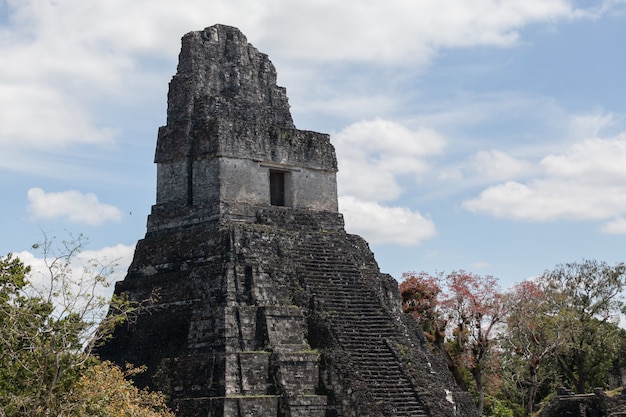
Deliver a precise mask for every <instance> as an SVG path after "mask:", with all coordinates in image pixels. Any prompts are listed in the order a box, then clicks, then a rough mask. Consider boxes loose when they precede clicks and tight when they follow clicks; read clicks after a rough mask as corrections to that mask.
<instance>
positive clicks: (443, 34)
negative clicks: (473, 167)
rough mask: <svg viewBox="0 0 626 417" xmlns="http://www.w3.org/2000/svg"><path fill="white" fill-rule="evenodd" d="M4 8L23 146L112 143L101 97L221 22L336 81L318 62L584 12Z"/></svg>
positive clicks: (2, 32) (5, 122)
mask: <svg viewBox="0 0 626 417" xmlns="http://www.w3.org/2000/svg"><path fill="white" fill-rule="evenodd" d="M6 8H7V17H6V19H5V20H3V22H2V23H0V55H1V56H2V57H3V65H2V66H0V97H1V98H2V99H1V100H0V106H2V108H3V109H5V110H7V111H5V112H3V116H2V119H0V126H2V131H0V138H2V141H3V142H5V143H7V142H10V143H13V144H21V145H22V146H49V145H50V144H53V145H56V144H61V145H62V144H72V143H77V142H82V141H85V142H88V143H94V142H95V143H100V142H102V141H110V140H111V138H112V131H111V130H110V129H107V128H106V127H103V126H102V125H101V124H102V121H101V120H99V118H98V111H97V110H96V108H95V104H94V102H95V101H96V100H95V97H100V100H102V97H104V96H107V97H108V99H111V98H113V99H119V98H120V95H132V91H137V90H136V88H137V87H136V85H137V82H136V81H137V80H139V79H142V80H143V79H146V78H149V76H148V75H146V73H148V72H152V71H155V70H154V69H153V68H154V67H155V66H154V62H155V60H159V59H166V60H168V62H170V63H173V62H174V59H175V57H176V54H177V52H178V49H179V47H180V40H179V39H180V37H181V36H182V35H183V34H184V33H186V32H188V31H190V30H197V29H202V28H203V27H205V26H208V25H211V24H214V23H225V24H231V25H234V26H237V27H239V28H241V29H242V30H243V31H244V33H246V34H247V36H248V37H249V39H250V41H251V42H253V43H254V44H255V45H257V46H258V47H259V48H260V49H262V50H263V51H266V52H269V53H271V56H272V57H273V58H276V59H277V60H280V61H282V62H285V63H289V66H290V67H292V68H295V69H294V70H293V71H292V73H293V74H298V73H301V72H303V71H302V67H303V66H305V67H306V68H311V67H315V66H318V65H319V67H318V69H315V70H314V71H312V73H313V76H312V77H313V80H314V81H315V82H311V83H307V85H316V86H319V85H322V84H324V83H325V81H328V80H324V79H323V76H322V75H321V74H322V71H321V70H319V68H323V66H324V65H328V64H329V63H330V64H333V63H337V64H338V65H344V64H345V63H346V62H352V63H360V64H362V63H369V64H375V65H379V64H383V65H399V66H403V67H406V66H410V67H411V68H415V67H416V66H420V65H423V64H427V63H428V62H429V61H430V59H432V57H433V56H434V54H435V52H436V51H437V50H438V49H439V48H445V47H472V46H476V45H486V46H489V45H495V46H509V45H512V44H515V43H516V42H517V41H518V39H519V30H520V29H522V28H523V27H524V26H526V25H528V24H532V23H537V22H553V21H555V20H559V19H572V18H576V17H579V16H583V15H585V12H584V11H582V10H579V9H577V8H576V7H574V6H573V5H572V4H571V3H570V2H568V1H566V0H509V1H506V2H502V1H498V0H478V1H474V2H467V1H464V0H446V1H441V0H424V1H419V2H407V1H404V0H391V1H387V2H368V3H363V2H361V1H357V0H350V1H343V2H341V3H329V2H310V1H304V0H296V1H292V0H276V1H273V2H270V3H267V2H258V1H255V0H215V1H211V2H206V1H203V0H181V1H177V2H172V1H165V0H157V1H154V0H135V1H133V2H130V3H129V2H126V1H123V0H109V1H96V2H85V1H83V0H58V1H49V2H41V1H38V0H22V1H13V2H8V3H7V5H6ZM241 10H246V11H247V12H246V13H241ZM603 12H608V10H607V11H604V10H603ZM207 18H209V19H211V20H210V21H207V20H206V19H207ZM381 20H382V21H387V22H394V24H393V25H381V24H380V23H379V22H381ZM286 34H288V36H287V35H286ZM146 58H147V60H146ZM303 63H304V64H303ZM148 68H150V70H149V69H148ZM168 68H169V69H168V73H167V74H160V75H159V77H160V78H159V85H161V83H162V81H163V80H165V79H167V78H169V76H171V73H170V72H169V71H170V70H171V69H172V68H173V65H171V66H170V67H168ZM139 74H143V76H142V77H140V76H139ZM293 82H294V84H297V81H295V80H294V81H293ZM352 96H353V97H359V94H356V93H354V94H352ZM363 96H364V95H363V94H360V97H361V98H364V97H363ZM359 102H364V100H362V99H360V100H359ZM342 108H345V106H344V107H342ZM8 110H10V112H9V111H8ZM9 113H11V114H12V116H10V115H9ZM14 116H16V117H14Z"/></svg>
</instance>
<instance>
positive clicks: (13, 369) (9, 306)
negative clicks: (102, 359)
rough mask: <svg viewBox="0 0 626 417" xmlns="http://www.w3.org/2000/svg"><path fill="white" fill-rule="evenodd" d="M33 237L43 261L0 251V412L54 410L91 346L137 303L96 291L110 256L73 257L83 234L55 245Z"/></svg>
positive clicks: (33, 415) (83, 367)
mask: <svg viewBox="0 0 626 417" xmlns="http://www.w3.org/2000/svg"><path fill="white" fill-rule="evenodd" d="M53 243H54V240H53V239H52V240H49V239H47V238H46V240H45V241H44V242H43V243H42V244H38V245H34V247H35V248H37V249H41V251H42V252H43V255H44V265H45V266H44V268H43V271H40V272H41V273H40V274H39V275H35V276H33V271H31V268H30V267H27V266H25V265H24V264H23V263H22V262H21V261H20V260H19V259H18V258H16V257H14V256H13V255H11V254H9V255H7V256H6V257H4V258H0V415H3V416H6V417H12V416H29V417H38V416H44V415H45V416H56V415H64V413H63V412H62V411H63V410H64V408H65V406H66V404H67V401H68V393H69V392H71V390H72V389H74V388H75V386H76V384H77V383H78V382H79V381H80V379H81V377H82V376H83V375H84V373H85V372H86V371H87V370H89V369H90V367H91V366H92V365H93V364H94V363H96V361H95V360H94V358H93V356H92V355H91V352H92V348H93V347H94V346H95V345H96V344H97V343H99V342H100V341H102V340H103V339H105V338H106V337H108V336H109V335H110V333H111V330H112V329H113V326H114V325H115V324H116V323H119V322H121V321H124V320H127V319H128V318H130V317H132V316H133V314H134V313H135V312H136V311H137V309H139V308H141V306H139V305H132V304H131V303H129V302H128V301H126V300H124V299H120V298H113V300H112V301H111V311H112V314H107V307H108V306H109V299H107V298H106V297H104V296H101V295H98V294H99V293H100V292H101V291H100V290H101V288H102V287H106V286H107V285H109V284H108V281H107V278H108V276H110V274H111V273H112V272H113V267H114V263H113V262H104V263H103V262H99V261H97V260H90V261H89V262H87V264H86V265H83V266H82V267H79V268H76V267H74V266H73V262H74V261H75V260H76V258H77V256H78V254H79V253H80V251H81V250H82V249H83V247H84V245H85V244H86V239H85V238H83V237H82V236H79V237H78V238H71V239H70V240H68V241H63V242H61V243H60V245H54V244H53Z"/></svg>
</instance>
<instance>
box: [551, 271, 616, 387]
mask: <svg viewBox="0 0 626 417" xmlns="http://www.w3.org/2000/svg"><path fill="white" fill-rule="evenodd" d="M625 275H626V265H624V264H623V263H620V264H617V265H616V266H610V265H608V264H607V263H605V262H599V261H595V260H585V261H583V262H581V263H567V264H561V265H558V266H557V267H556V268H555V269H554V270H552V271H547V272H545V273H544V274H543V275H542V276H541V277H540V279H539V282H540V283H541V284H542V285H543V287H544V290H545V291H546V297H547V298H548V299H549V300H551V303H552V304H553V307H552V308H553V312H552V314H553V318H554V322H555V325H556V326H558V328H559V329H562V331H560V332H559V335H558V337H560V338H562V343H560V344H559V346H558V349H557V350H556V352H555V355H554V358H555V362H556V364H557V366H558V370H559V371H560V373H561V377H562V378H563V380H564V382H565V383H568V384H569V385H570V386H571V387H573V388H574V389H575V391H576V392H577V393H584V392H587V391H588V390H590V389H593V388H594V387H595V386H605V385H606V380H607V374H608V370H609V369H610V367H611V364H612V361H613V360H614V359H615V358H616V357H617V355H618V350H619V347H620V332H619V327H618V326H617V322H618V320H619V317H620V314H621V313H622V311H623V309H624V302H623V299H622V298H621V291H622V289H623V286H624V276H625ZM555 337H556V336H555Z"/></svg>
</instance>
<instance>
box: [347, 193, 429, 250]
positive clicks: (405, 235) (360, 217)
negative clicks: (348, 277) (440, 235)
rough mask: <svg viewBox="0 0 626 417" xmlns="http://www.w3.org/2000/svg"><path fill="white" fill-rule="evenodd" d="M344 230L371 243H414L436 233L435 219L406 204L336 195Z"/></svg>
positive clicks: (408, 244)
mask: <svg viewBox="0 0 626 417" xmlns="http://www.w3.org/2000/svg"><path fill="white" fill-rule="evenodd" d="M339 209H340V211H341V212H342V213H343V214H344V218H345V222H346V230H348V231H349V232H350V233H355V234H358V235H361V236H363V237H364V238H365V239H366V240H367V241H369V242H370V243H373V244H385V243H393V244H398V245H405V246H410V245H416V244H419V243H421V242H423V241H424V240H426V239H430V238H432V237H434V236H436V235H437V230H436V228H435V224H434V222H433V221H432V220H431V219H429V218H427V217H424V216H422V215H421V214H420V213H419V212H416V211H412V210H410V209H408V208H406V207H388V206H383V205H381V204H378V203H376V202H373V201H362V200H359V199H358V198H355V197H352V196H343V197H340V198H339Z"/></svg>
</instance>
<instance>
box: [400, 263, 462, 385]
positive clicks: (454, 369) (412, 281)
mask: <svg viewBox="0 0 626 417" xmlns="http://www.w3.org/2000/svg"><path fill="white" fill-rule="evenodd" d="M402 278H404V280H403V281H402V283H400V295H401V296H402V309H403V311H404V312H405V313H410V314H411V315H412V316H413V317H414V318H415V320H416V321H417V322H418V323H419V325H420V326H421V328H422V330H423V331H424V336H426V339H427V340H428V341H429V342H430V343H431V344H432V346H433V347H434V348H436V349H437V350H438V351H439V353H440V354H441V356H442V357H443V359H444V360H445V362H446V365H447V367H448V369H449V370H450V372H451V373H452V376H453V377H454V379H455V381H456V383H457V384H458V385H459V387H461V388H462V389H464V390H467V386H466V384H465V380H464V379H463V375H462V372H461V369H460V367H459V363H458V361H457V360H455V358H453V357H452V356H451V355H450V352H449V351H448V346H447V342H446V327H447V322H446V320H445V319H444V318H443V317H442V315H441V311H440V308H439V300H438V297H439V295H440V294H441V287H440V284H439V283H440V281H441V279H440V277H437V276H432V275H429V274H427V273H426V272H420V273H419V274H416V273H415V272H405V273H404V274H402Z"/></svg>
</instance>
